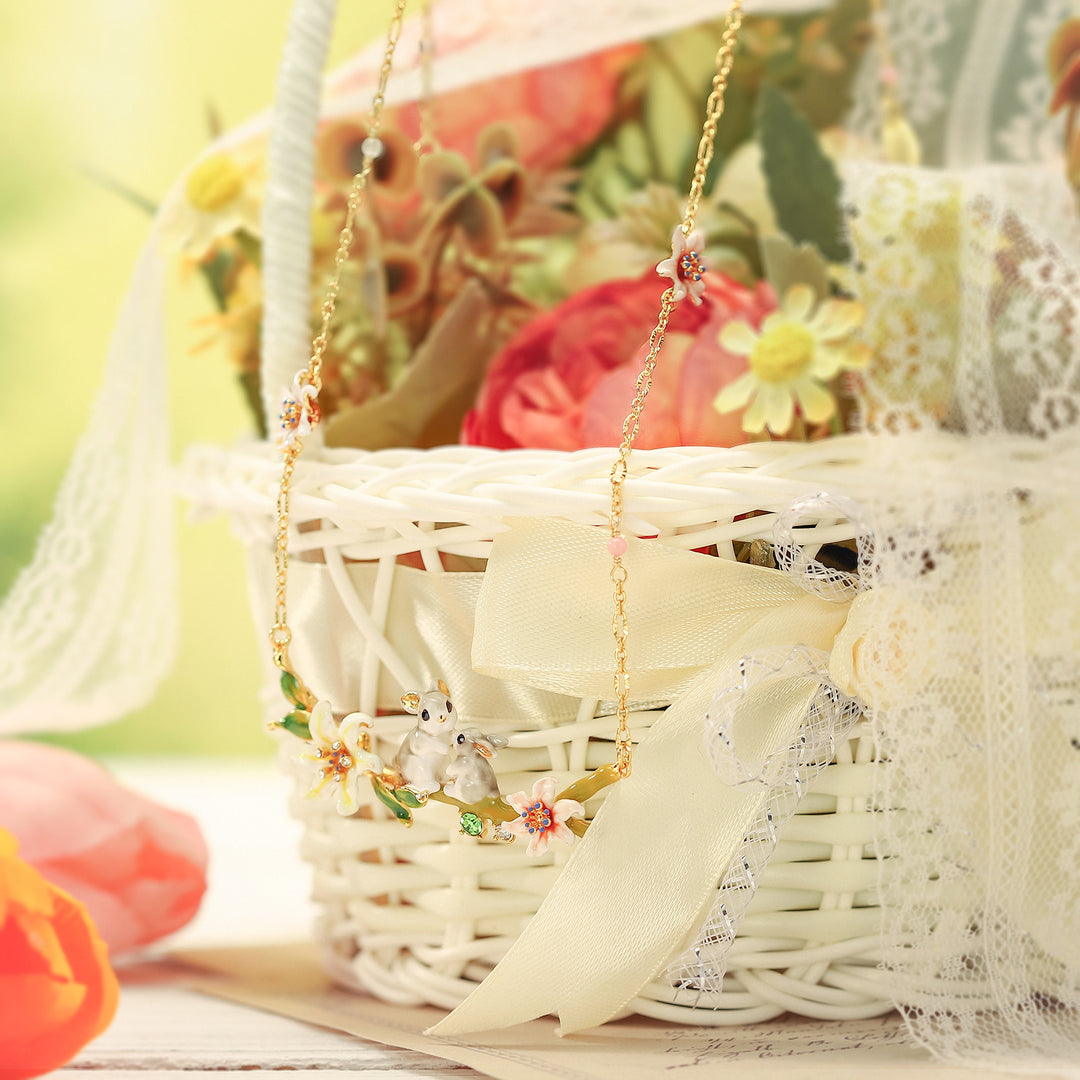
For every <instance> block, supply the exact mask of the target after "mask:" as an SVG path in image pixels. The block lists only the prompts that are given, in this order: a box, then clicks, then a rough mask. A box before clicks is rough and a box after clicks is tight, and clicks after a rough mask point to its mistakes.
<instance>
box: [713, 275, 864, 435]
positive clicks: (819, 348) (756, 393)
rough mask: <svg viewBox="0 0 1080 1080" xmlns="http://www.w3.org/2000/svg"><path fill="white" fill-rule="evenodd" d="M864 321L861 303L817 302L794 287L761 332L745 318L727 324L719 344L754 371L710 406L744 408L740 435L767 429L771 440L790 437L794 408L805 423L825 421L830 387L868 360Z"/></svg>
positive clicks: (831, 403) (830, 409)
mask: <svg viewBox="0 0 1080 1080" xmlns="http://www.w3.org/2000/svg"><path fill="white" fill-rule="evenodd" d="M863 317H864V311H863V307H862V305H861V304H858V303H856V302H855V301H852V300H825V301H824V302H821V303H819V302H817V301H816V298H815V295H814V291H813V289H811V288H810V286H808V285H803V284H797V285H793V286H791V288H790V289H788V291H787V292H786V293H785V294H784V298H783V300H782V302H781V304H780V309H779V310H778V311H775V312H773V313H772V314H771V315H768V316H766V318H765V320H764V321H763V322H762V324H761V328H760V330H755V329H754V328H753V327H752V326H751V325H750V324H749V323H748V322H746V321H744V320H742V319H738V320H735V321H733V322H729V323H728V324H727V325H726V326H725V327H724V329H723V330H722V331H721V333H720V339H719V340H720V345H721V347H722V348H723V349H725V350H726V351H727V352H730V353H734V354H735V355H737V356H745V357H747V359H748V361H749V368H750V369H749V371H747V372H746V374H745V375H743V376H741V377H740V378H738V379H736V380H735V382H733V383H730V384H729V385H728V386H725V387H724V389H723V390H721V391H720V393H719V394H717V396H716V398H715V400H714V401H713V406H714V407H715V408H716V409H717V411H718V412H730V411H732V410H734V409H741V408H744V407H745V408H746V411H745V412H744V414H743V429H744V430H745V431H747V432H749V433H751V434H757V433H759V432H761V431H763V430H764V429H765V428H768V429H769V431H771V432H772V433H773V434H774V435H786V434H787V433H788V432H789V431H790V430H791V425H792V423H793V422H794V419H795V408H796V406H798V409H799V412H800V414H801V415H802V417H803V418H804V419H805V420H807V421H809V422H810V423H812V424H821V423H824V422H825V421H826V420H829V419H830V418H831V417H832V416H833V415H834V414H835V412H836V399H835V398H834V397H833V395H832V393H831V392H830V391H829V390H828V389H827V387H826V385H825V384H826V383H828V382H829V381H830V380H832V379H833V378H835V377H836V376H837V375H838V374H840V372H842V371H861V370H862V369H863V368H865V367H866V365H867V363H868V362H869V359H870V350H869V348H868V347H867V346H866V345H864V344H862V343H861V342H856V341H855V340H854V337H853V335H854V334H855V332H856V331H857V330H858V329H859V327H860V326H861V324H862V321H863Z"/></svg>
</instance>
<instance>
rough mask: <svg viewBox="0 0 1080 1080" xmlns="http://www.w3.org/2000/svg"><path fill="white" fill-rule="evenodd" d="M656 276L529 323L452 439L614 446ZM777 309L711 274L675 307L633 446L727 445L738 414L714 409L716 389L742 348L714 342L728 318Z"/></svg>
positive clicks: (654, 307)
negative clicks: (695, 297)
mask: <svg viewBox="0 0 1080 1080" xmlns="http://www.w3.org/2000/svg"><path fill="white" fill-rule="evenodd" d="M662 292H663V285H662V283H661V282H660V281H659V280H658V279H657V277H656V275H655V274H654V273H651V272H650V273H648V274H646V275H644V276H643V277H641V278H638V279H636V280H627V279H617V280H614V281H607V282H603V283H601V284H599V285H594V286H592V287H591V288H588V289H583V290H582V291H581V292H579V293H576V294H575V295H573V296H571V297H570V298H569V299H568V300H566V301H564V302H563V303H562V304H560V305H559V306H558V307H556V308H554V309H553V310H552V311H549V312H545V313H544V314H542V315H540V316H538V317H536V318H535V319H533V320H532V321H531V322H529V323H528V324H527V325H526V326H525V327H524V328H523V329H522V330H521V331H520V332H519V333H518V334H517V335H516V336H515V337H514V338H513V339H511V341H510V342H508V343H507V345H506V346H505V348H504V349H503V350H502V351H501V352H500V353H499V354H498V355H497V356H496V357H495V358H494V360H492V362H491V365H490V367H489V368H488V371H487V374H486V376H485V379H484V383H483V386H482V387H481V389H480V393H479V395H478V397H477V401H476V405H475V407H474V408H473V410H472V411H471V412H470V413H469V414H468V415H467V416H466V417H465V422H464V425H463V427H462V435H461V441H462V442H464V443H469V444H473V445H480V446H492V447H496V448H498V449H509V448H513V447H522V446H528V447H538V448H540V447H542V448H547V449H553V450H579V449H581V448H582V447H586V446H617V445H618V444H619V442H620V441H621V427H622V422H623V418H624V417H625V416H626V414H627V412H628V410H629V408H630V403H631V401H632V400H633V397H634V387H635V382H636V380H637V375H638V371H639V370H640V368H641V363H642V360H643V358H644V350H645V348H647V342H648V340H649V334H650V333H651V331H652V329H653V327H654V326H655V325H656V318H657V314H658V312H659V310H660V294H661V293H662ZM774 307H775V298H774V297H773V294H772V291H771V290H770V289H769V288H768V286H764V285H763V286H759V287H758V288H757V289H756V290H750V289H747V288H744V287H743V286H742V285H739V284H738V283H736V282H734V281H732V280H731V279H730V278H726V277H724V276H723V275H722V274H716V273H710V274H709V275H708V289H707V291H706V293H705V298H704V302H703V303H702V305H701V306H700V307H693V306H692V305H690V304H687V303H684V304H680V305H679V306H678V307H676V309H675V311H674V313H673V314H672V316H671V321H670V323H669V324H668V332H667V335H666V339H665V342H664V346H663V349H662V351H661V353H660V358H659V361H658V363H657V367H656V373H655V375H654V378H653V386H652V390H651V391H650V394H649V399H648V403H647V405H646V407H645V411H644V413H643V415H642V421H641V430H640V433H639V436H638V439H637V442H636V445H637V446H639V447H641V448H642V449H647V448H650V447H660V446H680V445H683V446H691V445H701V446H734V445H737V444H739V443H741V442H743V438H744V437H743V432H742V426H741V417H740V415H739V414H738V413H732V414H727V415H720V414H718V413H717V412H716V410H715V409H713V408H712V400H713V398H714V397H715V396H716V394H717V393H718V391H719V390H720V389H721V388H722V387H724V386H726V385H727V384H728V383H729V382H731V381H733V380H734V379H736V378H738V377H739V376H740V375H742V374H743V373H744V372H745V371H746V359H745V357H738V356H733V355H732V354H730V353H727V352H725V351H724V350H723V349H721V348H720V346H719V345H718V344H717V336H718V334H719V331H720V329H721V328H722V327H723V326H724V324H725V323H727V322H728V321H729V320H731V319H733V318H741V319H745V320H746V321H748V322H751V323H755V324H756V323H759V322H760V320H761V319H762V318H763V317H764V315H765V314H766V313H767V312H768V311H770V310H772V309H773V308H774Z"/></svg>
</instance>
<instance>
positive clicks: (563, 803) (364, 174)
mask: <svg viewBox="0 0 1080 1080" xmlns="http://www.w3.org/2000/svg"><path fill="white" fill-rule="evenodd" d="M406 2H407V0H396V3H395V8H394V14H393V17H392V19H391V22H390V29H389V33H388V35H387V40H386V48H385V52H384V54H383V61H382V66H381V67H380V70H379V78H378V85H377V89H376V91H375V96H374V98H373V100H372V107H371V120H370V123H369V125H368V136H367V138H366V139H365V140H364V142H363V143H362V144H361V151H362V154H363V160H362V164H361V168H360V171H359V172H358V173H357V174H356V175H355V176H354V178H353V182H352V185H351V187H350V189H349V196H348V202H347V206H346V212H345V223H344V225H343V226H342V229H341V232H340V234H339V236H338V246H337V250H336V252H335V255H334V269H333V272H332V274H331V277H330V281H329V283H328V284H327V287H326V292H325V294H324V296H323V302H322V309H321V316H322V318H321V325H320V327H319V332H318V333H317V334H316V335H315V337H314V339H313V341H312V346H311V356H310V359H309V360H308V363H307V366H306V367H305V368H303V369H302V370H301V371H300V372H299V373H298V374H297V376H296V378H295V379H294V380H293V386H292V389H291V391H290V392H289V393H288V394H287V395H286V397H285V400H284V402H283V406H282V412H281V437H280V444H281V449H282V455H283V464H282V471H281V482H280V485H279V487H278V494H277V506H276V520H277V527H276V534H275V545H274V571H275V576H274V583H275V595H274V623H273V627H272V628H271V630H270V635H269V637H270V642H271V646H272V649H273V660H274V664H275V665H276V666H277V667H278V668H279V669H280V670H281V687H282V691H283V693H284V694H285V697H286V698H287V699H288V701H289V702H290V704H291V706H292V711H291V712H290V713H289V715H288V716H287V717H285V719H284V720H282V721H281V723H280V725H279V726H281V727H283V728H285V729H286V730H287V731H289V732H290V733H292V734H293V735H296V736H298V737H299V738H301V739H304V740H306V741H307V742H308V743H310V744H311V749H310V752H309V753H307V754H306V755H305V756H306V757H307V758H308V759H309V760H312V761H314V762H315V764H316V768H317V769H318V770H319V777H320V782H319V783H318V784H317V786H316V790H318V789H319V788H322V787H323V786H325V785H327V784H333V785H335V786H336V785H343V786H344V785H345V784H346V783H347V781H348V780H349V779H350V778H351V777H352V776H355V775H357V774H363V775H366V776H367V777H368V778H369V780H370V782H371V785H372V789H373V791H374V794H375V796H376V797H377V798H378V799H379V801H380V802H382V803H383V805H384V806H386V807H387V808H388V809H389V810H390V811H391V813H393V815H394V816H395V817H396V818H397V819H398V820H399V821H401V822H402V823H403V824H406V825H411V824H412V820H413V811H414V810H416V809H418V808H420V807H422V806H424V805H425V803H427V802H428V801H429V800H431V801H437V802H443V803H448V804H451V805H453V806H455V807H457V808H458V810H459V811H460V815H461V818H460V821H461V828H462V832H464V833H466V834H468V835H471V836H482V835H487V830H488V828H489V827H491V828H492V830H493V833H492V835H493V836H494V837H495V838H496V839H500V840H504V841H512V840H513V839H514V837H515V835H522V836H532V837H533V838H534V840H533V842H531V843H530V853H532V852H533V849H534V846H535V839H537V838H539V837H541V836H544V835H546V834H547V833H549V832H555V833H556V834H557V835H559V834H560V830H561V835H563V836H564V838H569V836H568V834H567V833H566V832H565V830H567V829H568V830H569V832H570V833H573V834H576V835H578V836H581V835H584V832H585V830H586V828H587V827H588V825H587V822H586V821H585V820H584V807H583V805H582V804H583V803H584V802H585V801H586V800H587V799H589V798H591V797H592V796H593V795H595V794H596V793H597V792H598V791H600V790H601V789H603V788H604V787H606V786H608V785H609V784H612V783H614V782H616V781H617V780H620V779H624V778H626V777H628V776H629V775H630V772H631V766H632V760H633V743H632V739H631V733H630V723H629V721H630V671H629V665H628V653H627V638H628V636H629V633H630V620H629V616H628V612H627V592H626V585H627V579H628V576H629V575H628V572H627V568H626V566H625V564H624V562H623V556H624V554H625V552H626V539H625V537H624V536H623V533H622V519H623V509H624V493H623V489H624V485H625V482H626V480H627V477H628V476H629V463H630V455H631V451H632V449H633V444H634V440H635V438H636V436H637V433H638V428H639V426H640V422H641V415H642V412H643V410H644V408H645V403H646V400H647V398H648V396H649V391H650V389H651V387H652V377H653V372H654V370H655V368H656V363H657V359H658V356H659V354H660V349H661V347H662V345H663V342H664V335H665V333H666V331H667V326H668V322H669V320H670V318H671V315H672V313H673V312H674V310H675V308H676V306H677V305H678V304H679V302H680V301H682V300H683V299H685V298H687V297H689V299H690V300H691V301H692V302H693V303H701V295H702V293H703V291H704V288H705V282H704V280H703V274H704V272H705V267H704V263H703V262H702V258H701V251H702V249H703V246H704V244H703V239H702V235H701V233H700V232H699V231H698V230H697V228H696V220H697V212H698V208H699V206H700V202H701V197H702V192H703V188H704V183H705V175H706V172H707V171H708V168H709V163H710V162H711V161H712V157H713V150H714V146H715V139H716V128H717V123H718V121H719V119H720V117H721V116H722V115H723V111H724V99H725V94H726V90H727V83H728V76H729V75H730V73H731V67H732V63H733V60H734V53H735V38H736V35H737V33H738V31H739V27H740V26H741V24H742V2H741V0H732V3H731V6H730V8H729V9H728V13H727V18H726V22H725V27H724V32H723V36H722V38H721V43H720V47H719V49H718V51H717V54H716V72H715V74H714V76H713V81H712V90H711V92H710V94H709V98H708V102H707V104H706V116H705V123H704V126H703V129H702V134H701V139H700V140H699V143H698V148H697V156H696V159H695V164H694V174H693V180H692V182H691V185H690V191H689V195H688V198H687V202H686V211H685V213H684V215H683V220H682V221H681V222H680V223H679V224H678V225H677V226H676V228H675V231H674V233H673V236H672V256H671V258H669V259H666V260H664V262H662V263H661V264H660V265H659V266H658V267H657V270H658V272H659V273H660V274H662V275H663V276H667V277H669V278H670V279H671V281H672V284H671V286H670V287H669V288H668V289H666V290H665V291H664V293H663V295H662V296H661V298H660V314H659V317H658V319H657V322H656V325H655V327H654V328H653V331H652V333H651V334H650V336H649V349H648V353H647V354H646V357H645V360H644V362H643V364H642V368H641V371H640V373H639V374H638V378H637V384H636V391H635V395H634V399H633V402H632V403H631V406H630V411H629V413H628V414H627V416H626V419H625V420H624V421H623V425H622V442H621V444H620V446H619V449H618V454H617V456H616V459H615V462H614V464H613V465H612V467H611V472H610V481H611V504H610V513H609V522H608V524H609V528H608V540H607V548H608V551H609V553H610V554H611V557H612V566H611V581H612V584H613V587H614V611H613V615H612V622H611V625H612V633H613V636H614V644H615V671H614V689H615V700H616V713H615V716H616V734H615V746H616V758H615V762H614V763H612V764H608V765H603V766H601V767H600V768H598V769H595V770H594V771H593V772H591V773H590V774H589V775H588V776H586V777H584V778H582V779H580V780H578V781H576V782H575V783H573V784H571V785H570V786H569V787H567V788H566V789H564V790H563V791H561V792H559V793H558V794H557V795H556V794H555V790H554V789H555V781H554V779H553V778H550V777H549V778H546V779H544V780H541V781H538V783H537V785H536V786H535V787H534V791H533V795H532V796H531V797H530V796H526V795H525V794H524V793H520V794H519V795H511V796H508V797H504V796H503V795H502V794H501V793H500V792H499V790H498V786H497V781H494V780H493V778H494V772H493V771H492V770H490V769H489V770H488V773H489V775H490V777H491V778H492V779H491V780H489V781H488V782H487V783H486V784H484V783H481V784H479V785H475V784H474V785H472V786H471V787H470V786H467V785H464V784H462V783H460V782H458V781H457V780H455V781H453V782H450V783H447V782H446V780H445V768H444V764H445V763H444V762H443V760H442V759H443V758H449V756H450V738H449V737H450V736H451V735H452V733H453V730H454V724H455V723H456V716H455V715H454V709H453V703H452V702H451V700H450V691H449V689H448V688H447V686H446V684H445V683H443V682H442V681H441V680H439V681H438V682H437V683H436V685H435V686H434V687H432V688H431V689H430V690H428V691H427V692H425V693H421V692H417V691H413V692H410V693H407V694H405V695H404V696H403V697H402V699H401V701H402V705H403V706H404V708H405V709H406V710H407V711H408V712H410V713H413V714H415V715H416V717H417V724H416V728H415V729H414V730H413V731H412V732H410V733H409V734H408V735H406V737H405V740H404V741H403V742H402V745H401V748H400V749H399V751H398V754H397V755H396V757H395V759H394V761H393V762H392V763H390V764H389V765H387V764H384V763H383V761H382V760H381V759H380V758H379V757H378V756H377V755H376V754H375V753H374V752H373V750H372V729H371V723H372V721H371V719H370V718H368V717H364V716H362V714H359V713H352V714H350V715H349V716H347V717H345V719H344V720H343V721H342V722H341V724H340V725H337V724H336V722H335V721H333V719H332V710H331V706H330V703H329V702H326V701H319V700H318V699H317V698H316V696H315V695H314V694H313V693H312V692H311V690H310V689H308V687H307V686H306V684H305V683H304V682H303V680H302V679H301V678H300V677H299V676H298V675H297V674H296V672H295V671H294V669H293V667H292V665H291V663H290V660H289V645H290V643H291V642H292V631H291V630H290V628H289V620H288V607H287V586H288V577H289V547H288V541H289V496H290V491H291V488H292V479H293V473H294V472H295V469H296V462H297V459H298V458H299V457H300V454H301V452H302V450H303V440H304V438H306V437H307V436H308V435H310V434H311V432H312V431H313V430H314V428H315V426H316V425H317V424H318V422H319V419H320V412H319V406H318V394H319V391H320V389H321V388H322V378H321V376H322V365H323V358H324V356H325V354H326V348H327V342H328V334H329V329H330V323H331V321H332V320H333V317H334V312H335V310H336V307H337V300H338V295H339V293H340V290H341V277H342V273H343V270H344V266H345V264H346V262H347V261H348V256H349V249H350V247H351V245H352V241H353V232H354V228H355V226H356V220H357V214H358V211H359V209H360V206H361V203H362V200H363V197H364V194H365V191H366V189H367V186H368V183H369V180H370V177H371V173H372V169H373V167H374V164H375V161H376V159H377V158H378V156H379V154H380V153H382V150H383V145H382V142H381V141H380V139H379V131H380V129H381V127H382V120H383V110H384V107H385V96H386V87H387V82H388V80H389V77H390V71H391V67H392V63H393V57H394V52H395V50H396V48H397V44H398V41H399V39H400V37H401V29H402V21H403V19H404V15H405V7H406ZM422 17H423V20H424V38H425V40H424V41H423V43H422V45H421V61H422V64H423V65H424V70H423V71H422V76H423V87H424V91H423V95H422V102H421V106H422V107H421V117H422V130H421V137H420V140H419V142H418V143H417V146H416V149H417V152H418V153H423V152H424V151H425V150H427V149H430V148H432V147H433V146H435V145H436V142H435V137H434V134H433V129H432V124H431V117H430V112H429V110H428V105H429V101H430V86H431V81H430V61H431V55H430V43H431V38H430V21H429V20H430V11H429V9H428V6H427V5H426V4H425V5H424V11H423V16H422ZM484 739H486V742H487V745H486V748H485V747H484V746H481V745H479V744H477V745H476V749H477V751H478V752H479V753H480V754H482V755H483V756H484V757H488V756H490V755H491V754H492V753H493V752H494V749H495V746H496V745H497V744H500V743H501V744H502V745H505V741H504V740H499V739H497V738H494V737H484ZM466 795H467V796H469V797H468V798H465V797H459V796H466ZM477 796H478V797H477ZM351 805H352V804H351V802H350V801H349V800H348V799H346V800H344V801H342V800H341V799H339V802H338V808H339V810H343V812H352V811H350V810H349V808H350V806H351ZM343 807H344V809H343ZM541 850H542V847H541Z"/></svg>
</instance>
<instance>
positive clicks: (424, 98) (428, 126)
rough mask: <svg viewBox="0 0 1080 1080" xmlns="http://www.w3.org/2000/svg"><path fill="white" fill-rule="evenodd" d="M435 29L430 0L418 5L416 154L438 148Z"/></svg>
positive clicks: (414, 147) (414, 145) (427, 152)
mask: <svg viewBox="0 0 1080 1080" xmlns="http://www.w3.org/2000/svg"><path fill="white" fill-rule="evenodd" d="M434 60H435V30H434V27H433V26H432V22H431V0H424V3H423V4H422V5H421V7H420V98H419V100H418V101H417V102H416V109H417V112H418V113H419V114H420V138H419V139H417V140H416V142H415V143H414V144H413V149H415V150H416V152H417V153H418V154H430V153H434V152H435V151H436V150H438V149H439V140H438V138H437V137H436V135H435V106H434V100H435V82H434V74H433V70H432V69H433V67H434Z"/></svg>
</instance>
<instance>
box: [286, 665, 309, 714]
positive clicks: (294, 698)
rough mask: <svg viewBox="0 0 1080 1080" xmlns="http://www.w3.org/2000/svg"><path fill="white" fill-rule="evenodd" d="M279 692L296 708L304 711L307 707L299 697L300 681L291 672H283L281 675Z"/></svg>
mask: <svg viewBox="0 0 1080 1080" xmlns="http://www.w3.org/2000/svg"><path fill="white" fill-rule="evenodd" d="M281 692H282V693H283V694H284V695H285V696H286V697H287V698H288V699H289V701H291V702H292V703H293V704H294V705H295V706H296V707H297V708H299V709H304V710H305V711H306V709H307V706H306V705H305V704H304V699H303V697H302V696H301V691H300V680H299V679H298V678H297V677H296V676H295V675H294V674H293V673H292V672H291V671H283V672H282V673H281Z"/></svg>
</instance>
